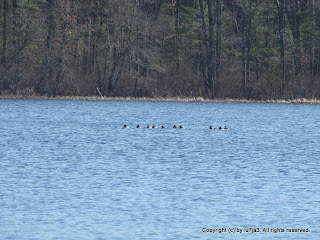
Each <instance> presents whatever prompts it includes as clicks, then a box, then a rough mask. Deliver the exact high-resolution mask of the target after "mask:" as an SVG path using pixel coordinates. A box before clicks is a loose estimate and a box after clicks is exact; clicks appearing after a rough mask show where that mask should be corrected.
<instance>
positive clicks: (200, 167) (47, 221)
mask: <svg viewBox="0 0 320 240" xmlns="http://www.w3.org/2000/svg"><path fill="white" fill-rule="evenodd" d="M123 124H127V125H129V126H131V127H130V128H128V129H123V128H122V126H123ZM136 124H140V125H142V126H143V127H144V128H142V129H136V128H135V127H134V126H135V125H136ZM148 124H150V125H152V124H155V125H158V126H160V125H166V126H170V128H168V129H160V128H158V129H147V128H145V127H146V126H147V125H148ZM173 124H177V125H183V126H184V127H185V128H186V129H172V125H173ZM209 125H213V126H215V127H218V126H223V127H224V126H225V125H226V126H228V127H230V128H231V129H230V130H209ZM319 127H320V106H319V105H285V104H234V103H232V104H227V103H174V102H165V103H162V102H107V101H62V100H60V101H51V100H44V101H41V100H0V134H1V136H0V239H112V240H113V239H139V240H140V239H320V227H319V226H320V167H319V164H320V128H319ZM203 228H206V229H210V228H226V229H225V230H226V231H227V232H228V231H232V229H233V228H239V229H242V230H244V228H259V230H260V233H243V232H242V233H224V232H222V233H220V234H219V233H215V234H213V233H206V232H203V231H204V229H203ZM263 228H269V232H265V233H263V232H262V230H263ZM272 228H280V229H284V230H286V229H287V228H295V229H296V228H299V229H306V228H308V230H309V233H286V232H285V233H282V232H279V233H273V232H272V231H273V230H272ZM230 229H231V230H230ZM222 230H224V229H222ZM235 230H236V229H235Z"/></svg>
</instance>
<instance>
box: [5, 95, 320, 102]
mask: <svg viewBox="0 0 320 240" xmlns="http://www.w3.org/2000/svg"><path fill="white" fill-rule="evenodd" d="M0 99H30V100H89V101H128V102H129V101H132V102H134V101H136V102H208V103H209V102H213V103H282V104H320V99H306V98H298V99H287V100H286V99H274V100H248V99H231V98H226V99H205V98H202V97H189V98H188V97H169V98H162V97H158V98H157V97H156V98H150V97H142V98H135V97H99V96H56V97H48V96H38V95H31V96H22V95H0Z"/></svg>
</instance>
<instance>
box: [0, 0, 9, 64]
mask: <svg viewBox="0 0 320 240" xmlns="http://www.w3.org/2000/svg"><path fill="white" fill-rule="evenodd" d="M7 15H8V0H4V2H3V26H2V58H1V63H2V64H3V66H4V67H5V66H6V64H7V21H8V20H7Z"/></svg>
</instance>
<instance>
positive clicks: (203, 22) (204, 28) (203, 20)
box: [199, 0, 210, 95]
mask: <svg viewBox="0 0 320 240" xmlns="http://www.w3.org/2000/svg"><path fill="white" fill-rule="evenodd" d="M199 5H200V14H201V27H202V34H203V37H202V39H203V45H204V48H205V54H206V57H205V59H206V60H205V61H203V62H204V65H205V66H203V68H202V69H203V80H204V87H205V89H206V92H207V95H209V93H210V87H209V81H208V75H207V70H206V69H207V66H208V58H209V57H208V54H209V47H208V35H207V24H206V18H205V14H204V7H203V0H199Z"/></svg>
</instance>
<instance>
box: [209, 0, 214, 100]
mask: <svg viewBox="0 0 320 240" xmlns="http://www.w3.org/2000/svg"><path fill="white" fill-rule="evenodd" d="M207 4H208V17H209V53H208V54H207V56H208V88H209V91H210V94H209V95H210V97H214V94H215V93H214V64H213V61H214V59H213V56H214V36H213V34H214V21H213V11H212V0H207Z"/></svg>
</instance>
